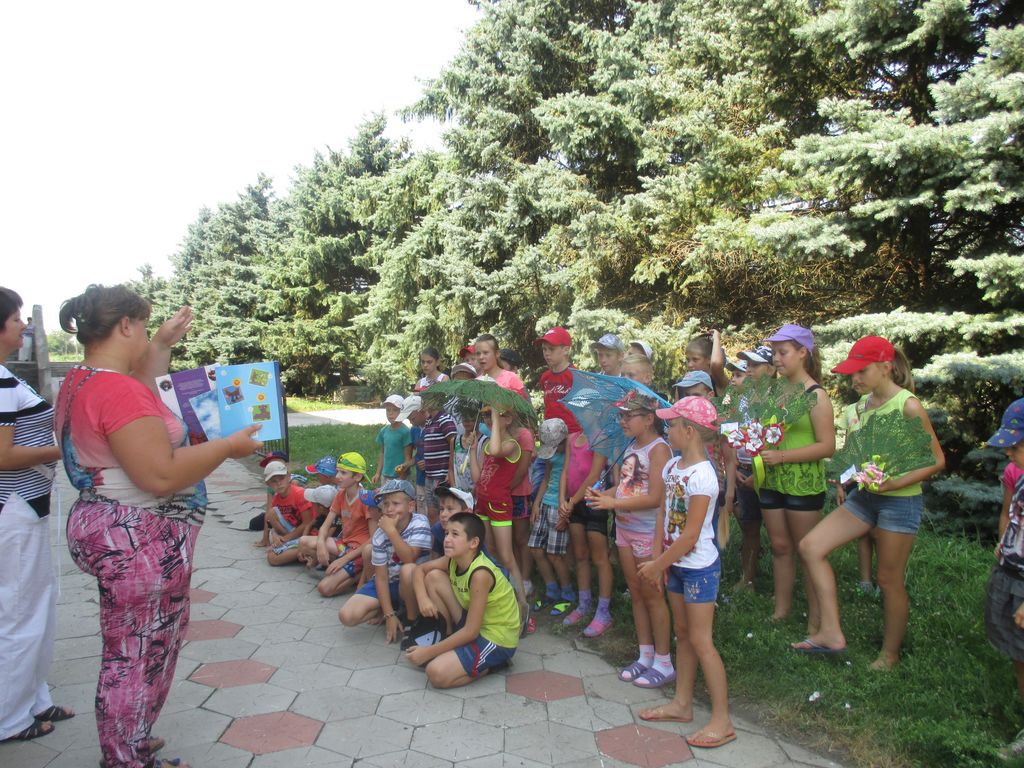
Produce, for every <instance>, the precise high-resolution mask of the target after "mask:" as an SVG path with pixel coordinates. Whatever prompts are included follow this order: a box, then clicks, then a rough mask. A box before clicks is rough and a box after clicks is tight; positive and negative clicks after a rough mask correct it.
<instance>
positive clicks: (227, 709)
mask: <svg viewBox="0 0 1024 768" xmlns="http://www.w3.org/2000/svg"><path fill="white" fill-rule="evenodd" d="M295 696H296V693H295V691H288V690H285V689H284V688H278V687H277V686H276V685H270V684H269V683H257V684H256V685H238V686H235V687H234V688H219V689H218V690H216V691H214V693H213V695H212V696H210V698H208V699H207V700H206V702H205V703H204V704H203V709H209V710H211V711H213V712H220V713H221V714H222V715H230V716H231V717H246V716H248V715H265V714H268V713H270V712H284V711H285V710H286V709H288V707H289V706H290V705H291V703H292V701H294V699H295Z"/></svg>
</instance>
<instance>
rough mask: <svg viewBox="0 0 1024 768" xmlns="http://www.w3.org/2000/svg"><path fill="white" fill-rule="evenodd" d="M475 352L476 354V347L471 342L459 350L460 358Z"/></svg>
mask: <svg viewBox="0 0 1024 768" xmlns="http://www.w3.org/2000/svg"><path fill="white" fill-rule="evenodd" d="M475 354H476V349H474V347H473V345H472V344H470V345H469V346H466V347H463V348H462V349H460V350H459V359H461V360H465V359H466V358H467V357H469V356H470V355H475Z"/></svg>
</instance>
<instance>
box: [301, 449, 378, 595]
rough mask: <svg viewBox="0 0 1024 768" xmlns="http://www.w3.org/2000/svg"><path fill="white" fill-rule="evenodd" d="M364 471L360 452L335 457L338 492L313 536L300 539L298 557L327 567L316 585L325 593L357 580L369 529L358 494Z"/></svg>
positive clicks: (367, 516)
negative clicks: (336, 459) (336, 461)
mask: <svg viewBox="0 0 1024 768" xmlns="http://www.w3.org/2000/svg"><path fill="white" fill-rule="evenodd" d="M365 475H366V460H365V459H364V458H363V457H362V456H361V455H360V454H358V453H355V452H351V453H344V454H342V455H341V456H339V457H338V474H337V476H336V479H335V485H336V486H337V488H338V492H337V494H336V495H335V496H334V501H333V502H332V503H331V506H330V509H329V511H328V513H327V517H326V519H325V520H324V523H323V525H322V526H320V530H319V531H318V532H317V535H316V536H303V537H302V540H301V541H300V542H299V552H300V556H301V557H303V558H304V559H305V560H306V561H307V562H308V563H310V564H314V565H319V566H322V567H326V569H327V572H326V575H325V576H324V578H323V579H321V580H320V583H319V584H318V585H317V590H318V591H319V592H320V594H321V595H323V596H324V597H334V596H335V595H340V594H342V593H343V592H345V591H346V590H347V589H348V588H349V587H352V586H355V584H356V582H357V581H358V580H359V574H360V571H361V570H362V568H363V557H362V547H363V545H364V544H366V543H367V542H368V541H369V540H370V535H371V533H372V532H371V530H370V528H371V525H372V522H371V517H370V515H369V512H368V510H367V508H366V505H365V504H364V503H363V501H362V499H361V498H360V495H361V492H362V481H363V478H364V477H365ZM338 528H340V530H337V529H338ZM373 528H374V529H376V526H375V525H374V526H373Z"/></svg>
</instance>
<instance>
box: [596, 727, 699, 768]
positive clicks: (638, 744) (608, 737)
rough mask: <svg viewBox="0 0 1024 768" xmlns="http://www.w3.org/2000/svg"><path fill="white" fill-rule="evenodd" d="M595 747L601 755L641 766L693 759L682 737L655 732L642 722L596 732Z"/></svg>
mask: <svg viewBox="0 0 1024 768" xmlns="http://www.w3.org/2000/svg"><path fill="white" fill-rule="evenodd" d="M594 736H595V737H596V739H597V748H598V749H599V750H601V754H602V755H607V756H608V757H610V758H612V759H614V760H618V761H620V762H623V763H629V764H630V765H639V766H643V768H662V766H665V765H671V764H672V763H684V762H686V761H687V760H692V759H693V753H692V752H691V751H690V747H689V745H687V743H686V739H684V738H683V737H682V736H680V735H679V734H677V733H671V732H669V731H659V730H657V729H655V728H647V727H646V726H643V725H622V726H619V727H618V728H612V729H611V730H607V731H598V732H597V733H596V734H594Z"/></svg>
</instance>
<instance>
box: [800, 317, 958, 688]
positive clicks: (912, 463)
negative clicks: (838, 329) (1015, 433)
mask: <svg viewBox="0 0 1024 768" xmlns="http://www.w3.org/2000/svg"><path fill="white" fill-rule="evenodd" d="M832 371H833V373H840V374H849V375H851V376H852V378H853V386H854V388H855V389H856V390H857V392H858V393H860V394H861V399H860V400H859V401H858V402H857V404H856V407H855V408H854V410H853V413H852V414H851V417H852V418H850V419H849V424H848V432H847V439H846V444H845V445H844V447H843V448H842V449H841V450H840V451H838V452H837V453H836V454H835V456H834V457H833V460H832V462H830V465H831V466H832V467H834V468H835V469H834V470H831V474H835V473H837V472H842V473H843V474H842V477H841V478H840V481H841V482H840V485H839V486H838V488H839V491H838V494H839V496H838V501H839V503H840V506H839V507H838V508H837V509H836V510H835V511H833V512H832V513H831V514H830V515H829V516H828V517H826V518H825V519H824V520H823V521H822V522H821V523H820V524H819V525H818V526H817V527H815V529H814V530H813V531H811V532H810V533H809V534H808V535H807V536H806V537H804V539H803V541H801V542H800V556H801V558H802V559H803V562H804V566H805V569H806V571H807V575H808V578H809V579H810V580H811V581H812V582H813V584H814V591H815V593H816V594H817V596H818V604H819V609H820V612H821V623H820V626H819V628H818V631H817V632H816V633H814V634H811V635H810V636H809V637H807V638H806V639H805V640H803V641H801V642H799V643H794V644H793V648H794V650H797V651H801V652H803V653H833V652H837V651H841V650H843V649H844V648H845V647H846V638H845V637H844V635H843V631H842V629H841V627H840V624H839V603H838V600H837V597H836V580H835V574H834V573H833V572H832V567H831V566H830V565H829V562H828V559H827V558H828V555H829V553H830V552H832V551H833V550H835V549H837V548H838V547H841V546H843V545H844V544H846V543H848V542H850V541H853V540H855V539H857V538H859V537H860V536H862V535H864V534H865V533H868V532H870V533H871V536H872V538H873V539H874V541H875V544H876V546H877V550H878V585H879V587H880V588H881V590H882V601H883V606H884V612H885V635H884V639H883V641H882V650H881V652H880V654H879V656H878V658H877V659H876V660H875V661H874V662H872V664H871V668H872V669H878V670H886V669H891V668H892V667H893V666H895V665H896V663H897V662H898V661H899V655H900V647H901V646H902V645H903V637H904V635H905V634H906V630H907V613H908V598H907V590H906V584H905V576H906V568H907V560H908V559H909V558H910V551H911V549H912V548H913V546H914V538H915V536H916V534H917V529H918V526H919V525H920V523H921V511H922V507H923V505H922V500H921V481H923V480H926V479H927V478H929V477H931V476H932V475H934V474H936V473H938V472H941V471H942V469H943V468H944V467H945V458H944V456H943V454H942V448H941V447H940V446H939V441H938V438H936V436H935V430H934V429H933V428H932V424H931V421H930V420H929V419H928V414H927V412H926V411H925V409H924V407H923V406H922V405H921V403H920V401H919V400H918V399H917V398H916V397H915V396H914V382H913V378H912V376H911V371H910V364H909V363H908V362H907V359H906V357H905V356H904V355H903V353H902V352H900V351H898V350H897V349H896V348H895V347H893V345H892V344H891V343H890V342H889V341H887V340H886V339H883V338H880V337H878V336H865V337H864V338H862V339H860V340H859V341H858V342H857V343H856V344H854V345H853V348H852V349H851V350H850V354H849V356H848V357H847V359H846V360H845V361H843V362H842V363H840V364H839V365H837V366H836V367H835V368H833V369H832ZM851 480H855V481H856V482H857V489H856V490H853V491H851V492H850V493H849V494H846V493H845V492H844V490H843V485H842V483H844V482H849V481H851Z"/></svg>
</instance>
